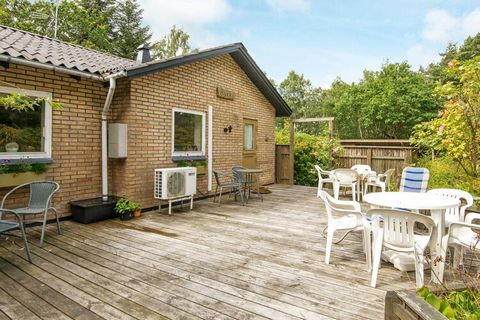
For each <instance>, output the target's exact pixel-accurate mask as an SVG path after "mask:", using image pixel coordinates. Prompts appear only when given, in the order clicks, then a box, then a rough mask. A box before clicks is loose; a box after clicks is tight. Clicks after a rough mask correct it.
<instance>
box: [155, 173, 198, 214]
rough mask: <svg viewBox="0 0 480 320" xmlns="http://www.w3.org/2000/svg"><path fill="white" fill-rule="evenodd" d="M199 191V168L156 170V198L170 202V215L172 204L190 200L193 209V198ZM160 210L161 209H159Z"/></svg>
mask: <svg viewBox="0 0 480 320" xmlns="http://www.w3.org/2000/svg"><path fill="white" fill-rule="evenodd" d="M196 191H197V168H195V167H182V168H162V169H155V186H154V197H155V199H159V200H167V201H168V214H171V213H172V202H178V201H183V200H187V199H188V200H190V209H192V208H193V196H194V195H195V193H196ZM159 209H160V207H159Z"/></svg>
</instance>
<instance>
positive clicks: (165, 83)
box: [112, 55, 275, 207]
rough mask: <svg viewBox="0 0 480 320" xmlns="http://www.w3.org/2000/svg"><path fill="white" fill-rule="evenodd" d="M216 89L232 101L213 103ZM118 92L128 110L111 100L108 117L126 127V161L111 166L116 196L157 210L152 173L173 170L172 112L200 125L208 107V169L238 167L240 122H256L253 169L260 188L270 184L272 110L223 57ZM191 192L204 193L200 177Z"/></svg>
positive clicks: (146, 78) (140, 81)
mask: <svg viewBox="0 0 480 320" xmlns="http://www.w3.org/2000/svg"><path fill="white" fill-rule="evenodd" d="M218 86H220V87H224V88H228V89H229V90H231V91H233V92H234V93H235V98H234V100H233V101H232V100H226V99H222V98H218V97H217V95H216V88H217V87H218ZM124 90H125V91H126V92H125V93H124V94H125V95H126V96H128V100H129V102H130V106H128V107H127V108H125V107H124V106H121V105H120V104H119V103H122V101H125V100H126V99H124V98H119V97H116V99H115V101H114V103H113V117H112V118H113V120H114V121H118V122H122V123H127V124H128V138H129V143H128V158H127V159H125V160H119V161H116V162H115V164H114V166H115V168H114V171H117V170H118V171H119V172H122V173H124V177H125V178H124V180H123V182H122V183H116V185H115V186H114V189H115V190H116V191H117V193H118V194H123V195H126V196H128V197H131V198H132V199H135V200H137V201H139V202H140V203H141V205H142V206H143V207H150V206H154V205H158V202H157V201H156V200H154V198H153V179H154V177H153V176H154V174H153V172H154V169H156V168H166V167H174V166H175V163H174V162H172V157H171V148H172V146H171V130H172V109H173V108H175V107H177V108H183V109H190V110H195V111H202V112H205V113H206V121H207V120H208V115H207V111H208V106H209V105H211V106H212V107H213V168H214V170H220V171H224V172H226V173H230V172H231V167H232V166H233V165H241V164H242V151H243V119H244V118H249V119H255V120H258V132H257V166H258V167H259V168H261V169H263V170H264V173H263V174H262V175H261V183H262V184H267V183H273V182H274V180H275V179H274V174H275V173H274V163H275V161H274V159H275V135H274V131H275V109H274V107H273V106H272V105H271V104H270V103H269V102H268V100H266V98H265V97H264V96H263V94H262V93H261V92H260V91H259V90H258V89H257V87H256V86H255V85H254V84H253V83H252V82H251V81H250V79H249V78H248V76H247V75H246V74H245V73H244V72H243V70H242V69H241V68H240V67H239V66H238V65H237V64H236V63H235V61H234V60H233V59H232V58H231V57H230V56H229V55H223V56H219V57H215V58H210V59H207V60H203V61H198V62H194V63H191V64H187V65H183V66H179V67H176V68H173V69H169V70H166V71H164V72H162V73H156V74H151V75H147V76H144V77H140V78H135V79H133V80H132V81H131V83H130V87H129V88H128V86H127V87H126V88H124ZM120 109H123V110H122V111H120ZM229 125H231V126H232V127H233V130H232V132H231V133H227V134H225V133H224V131H223V128H225V127H228V126H229ZM207 129H208V128H207ZM206 134H207V133H206ZM213 185H215V183H214V184H213ZM197 187H198V189H199V190H200V191H202V192H206V191H207V177H206V176H205V175H204V176H199V178H198V181H197Z"/></svg>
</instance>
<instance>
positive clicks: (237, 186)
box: [213, 171, 245, 205]
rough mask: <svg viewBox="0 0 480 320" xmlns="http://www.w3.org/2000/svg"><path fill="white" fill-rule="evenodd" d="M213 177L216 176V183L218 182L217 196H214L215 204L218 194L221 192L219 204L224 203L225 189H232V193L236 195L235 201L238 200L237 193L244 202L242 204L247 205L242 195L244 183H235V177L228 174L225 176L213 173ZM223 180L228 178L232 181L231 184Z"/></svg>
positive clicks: (217, 172) (216, 172)
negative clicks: (223, 193)
mask: <svg viewBox="0 0 480 320" xmlns="http://www.w3.org/2000/svg"><path fill="white" fill-rule="evenodd" d="M213 175H214V176H215V181H216V182H217V186H216V187H215V195H214V196H213V202H215V199H216V197H217V192H218V191H219V190H220V193H219V196H218V203H219V204H220V202H221V201H222V192H223V189H231V190H232V192H233V193H234V195H235V201H236V200H237V193H238V194H239V195H240V199H241V200H242V204H243V205H245V201H244V199H243V193H242V183H241V182H239V181H235V177H234V176H229V175H226V174H223V173H221V172H219V171H213ZM222 178H228V179H229V180H230V181H229V182H222Z"/></svg>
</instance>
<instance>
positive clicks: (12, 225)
mask: <svg viewBox="0 0 480 320" xmlns="http://www.w3.org/2000/svg"><path fill="white" fill-rule="evenodd" d="M4 213H7V214H13V215H15V218H16V219H17V222H14V221H10V220H3V214H4ZM17 228H18V229H20V232H21V234H22V239H23V246H24V248H25V254H26V255H27V259H28V261H30V263H31V262H32V257H31V256H30V248H29V247H28V241H27V235H26V234H25V228H24V227H23V220H22V217H21V216H20V215H19V214H18V213H16V212H15V211H13V210H8V209H0V233H4V232H7V231H11V230H15V229H17Z"/></svg>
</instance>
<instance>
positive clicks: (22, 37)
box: [0, 25, 139, 75]
mask: <svg viewBox="0 0 480 320" xmlns="http://www.w3.org/2000/svg"><path fill="white" fill-rule="evenodd" d="M0 54H4V55H8V56H11V57H15V58H24V59H26V60H31V61H37V62H41V63H47V64H51V65H53V66H56V67H66V68H69V69H76V70H78V71H84V72H89V73H92V74H97V75H106V74H109V73H114V72H117V71H121V70H124V69H127V68H131V67H134V66H137V65H139V63H138V62H136V61H134V60H130V59H125V58H121V57H117V56H113V55H110V54H107V53H103V52H100V51H96V50H92V49H87V48H83V47H80V46H77V45H73V44H69V43H66V42H63V41H59V40H54V39H50V38H47V37H44V36H40V35H36V34H33V33H29V32H25V31H22V30H17V29H13V28H10V27H6V26H2V25H0Z"/></svg>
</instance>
